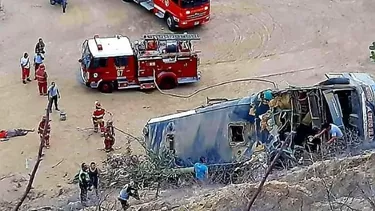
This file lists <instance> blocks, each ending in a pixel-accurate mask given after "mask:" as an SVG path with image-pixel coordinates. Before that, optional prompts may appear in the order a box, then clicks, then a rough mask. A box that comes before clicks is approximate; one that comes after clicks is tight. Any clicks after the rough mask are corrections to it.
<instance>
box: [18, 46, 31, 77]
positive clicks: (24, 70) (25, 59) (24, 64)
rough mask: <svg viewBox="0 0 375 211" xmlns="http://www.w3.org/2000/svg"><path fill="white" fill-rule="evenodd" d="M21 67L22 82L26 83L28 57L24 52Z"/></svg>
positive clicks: (28, 69) (28, 64)
mask: <svg viewBox="0 0 375 211" xmlns="http://www.w3.org/2000/svg"><path fill="white" fill-rule="evenodd" d="M20 62H21V68H22V83H23V84H26V80H27V81H28V82H30V81H31V80H30V58H29V55H28V54H27V53H26V52H25V53H24V54H23V57H22V58H21V61H20Z"/></svg>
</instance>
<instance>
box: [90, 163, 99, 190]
mask: <svg viewBox="0 0 375 211" xmlns="http://www.w3.org/2000/svg"><path fill="white" fill-rule="evenodd" d="M89 176H90V181H91V185H92V186H93V187H94V189H95V193H96V195H98V183H99V170H98V168H97V167H96V164H95V162H91V164H90V168H89Z"/></svg>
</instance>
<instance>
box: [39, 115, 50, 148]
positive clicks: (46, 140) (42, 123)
mask: <svg viewBox="0 0 375 211" xmlns="http://www.w3.org/2000/svg"><path fill="white" fill-rule="evenodd" d="M50 121H51V120H49V121H48V122H47V117H46V116H43V117H42V121H40V123H39V127H38V133H39V135H40V138H41V139H43V132H44V127H45V125H46V124H47V128H46V134H45V136H44V140H43V144H44V147H46V148H47V149H49V136H50V133H51V125H50V124H49V122H50Z"/></svg>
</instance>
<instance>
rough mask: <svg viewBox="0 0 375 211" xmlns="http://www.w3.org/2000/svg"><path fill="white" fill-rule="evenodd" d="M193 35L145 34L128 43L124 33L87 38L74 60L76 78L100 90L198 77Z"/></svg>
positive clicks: (174, 83)
mask: <svg viewBox="0 0 375 211" xmlns="http://www.w3.org/2000/svg"><path fill="white" fill-rule="evenodd" d="M193 40H200V38H199V36H198V35H197V34H148V35H144V36H143V39H141V40H139V41H135V42H134V43H131V42H130V40H129V38H128V37H126V36H121V35H116V36H115V37H99V36H98V35H95V36H94V38H91V39H87V40H85V41H84V43H83V45H82V57H81V59H79V60H78V61H79V62H80V64H81V67H80V77H79V78H80V80H81V82H82V83H84V84H85V85H86V86H88V87H91V88H94V89H95V88H97V89H99V90H100V91H101V92H104V93H111V92H112V91H113V90H115V89H130V88H138V89H153V88H155V87H156V86H155V83H156V85H157V86H158V87H159V88H161V89H172V88H174V87H176V86H177V85H178V84H186V83H194V82H197V81H199V80H200V72H198V65H199V57H198V54H199V51H195V50H194V47H193V44H192V41H193Z"/></svg>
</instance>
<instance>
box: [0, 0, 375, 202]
mask: <svg viewBox="0 0 375 211" xmlns="http://www.w3.org/2000/svg"><path fill="white" fill-rule="evenodd" d="M1 2H2V3H1ZM0 5H2V7H3V10H4V11H0V56H1V59H0V99H1V101H0V102H1V104H0V113H1V114H3V121H0V128H1V129H8V128H20V127H22V128H36V127H37V124H38V122H39V120H40V118H41V116H42V115H43V113H44V108H45V106H46V103H47V101H46V99H45V98H44V97H40V96H39V95H38V93H37V85H36V82H31V83H29V84H27V85H23V84H22V83H21V79H20V77H21V71H20V67H19V59H20V57H21V56H22V54H23V52H24V51H27V52H29V53H32V52H33V50H34V46H35V43H36V41H37V39H38V37H43V39H44V40H45V42H46V45H47V47H46V50H47V54H46V61H45V63H46V67H47V72H48V73H49V75H50V81H52V80H53V81H55V82H56V83H57V85H58V86H59V88H60V91H61V94H62V98H61V102H60V105H61V109H63V110H64V111H65V112H66V113H67V115H68V117H67V121H65V122H60V121H59V120H58V114H57V113H53V114H52V123H51V125H52V135H51V148H50V149H49V150H46V151H45V158H44V160H43V162H42V164H41V167H40V169H39V171H38V176H37V178H36V181H35V184H34V187H35V189H36V190H43V191H45V193H46V194H47V195H48V194H54V191H56V186H57V185H59V186H63V187H64V186H67V184H66V182H67V180H68V179H69V178H71V177H73V176H74V174H75V173H76V172H77V171H78V169H79V165H80V163H82V162H90V161H96V162H101V160H103V159H104V158H105V153H104V152H103V151H100V150H98V148H102V147H103V143H102V139H101V138H100V137H99V136H98V135H96V134H95V135H92V136H91V135H90V131H82V130H78V129H77V128H89V127H91V112H92V110H93V109H94V101H95V100H99V101H100V102H101V103H102V105H103V106H104V107H105V108H106V109H107V110H108V111H111V112H112V113H113V114H114V122H115V125H116V126H117V127H118V128H121V129H123V130H125V131H127V132H129V133H132V134H134V135H137V136H140V135H141V131H142V128H143V126H144V124H145V123H146V122H147V120H148V119H149V118H152V117H155V116H160V115H163V114H168V113H173V112H175V111H176V110H179V109H188V108H192V107H195V106H198V105H201V104H204V103H205V98H206V97H211V98H212V97H227V98H235V97H239V96H244V95H247V94H250V93H252V92H253V91H255V90H259V89H260V88H266V87H269V85H267V84H261V85H260V84H258V83H238V84H231V85H227V86H222V87H218V88H215V89H211V90H208V91H205V92H202V93H200V94H199V95H197V96H195V97H192V98H189V99H181V98H173V97H170V96H166V95H162V94H161V93H159V92H158V91H154V92H151V93H144V92H139V91H136V90H130V91H121V92H115V93H113V94H101V93H99V92H97V91H95V90H90V89H88V88H86V87H84V86H82V85H81V84H79V83H78V81H77V80H76V77H77V71H78V67H79V66H78V62H77V60H78V59H79V58H80V49H81V45H82V42H83V41H84V40H85V39H86V38H89V37H92V36H93V35H94V34H99V35H101V36H107V35H114V34H123V35H127V36H129V37H130V38H131V39H133V40H135V39H137V38H139V37H140V36H141V35H142V34H145V33H155V32H167V30H165V29H164V28H165V25H164V23H163V22H162V21H161V20H158V19H157V18H156V17H155V16H153V15H152V14H148V13H147V12H146V11H145V10H143V9H142V8H139V7H137V6H136V5H133V4H125V3H123V2H122V1H121V0H110V1H102V0H80V1H73V0H70V1H69V4H68V8H67V13H66V14H63V13H62V12H61V8H59V7H58V6H51V5H50V4H49V2H48V1H47V0H43V1H42V0H33V1H21V0H0ZM211 6H212V20H211V22H209V23H208V24H207V25H204V26H202V27H199V28H196V29H194V30H191V32H192V33H198V34H199V35H200V36H201V38H202V40H201V41H200V42H199V43H197V44H196V45H197V48H198V49H200V50H201V51H202V57H201V58H202V65H201V67H200V70H201V71H202V81H201V82H199V83H197V84H195V85H190V86H185V87H181V88H178V89H175V90H173V91H172V92H173V93H180V94H188V93H191V92H193V91H194V90H197V89H199V88H202V87H205V86H208V85H212V84H215V83H218V82H222V81H226V80H231V79H236V78H244V77H254V76H262V75H263V76H265V77H266V78H268V79H272V80H275V81H277V82H278V83H280V85H284V86H285V85H286V84H287V83H289V84H297V85H306V84H312V83H315V82H317V81H319V80H321V79H323V74H324V73H326V72H348V71H355V72H356V71H366V72H370V73H372V72H374V66H373V65H372V64H371V63H370V61H369V50H368V46H369V45H370V43H372V42H373V41H375V40H373V39H374V37H373V34H374V33H375V25H374V24H373V23H374V21H375V15H374V13H373V8H375V2H374V1H372V0H331V1H329V0H315V1H308V0H286V1H282V2H280V1H275V0H262V1H260V0H242V1H235V0H217V1H213V2H212V5H211ZM117 139H118V141H117V143H116V144H117V145H118V146H122V145H123V144H124V142H123V141H124V137H123V136H121V135H119V136H118V137H117ZM38 145H39V143H38V136H37V134H29V135H27V136H26V137H19V138H13V139H11V140H10V141H9V142H1V143H0V157H1V159H0V174H1V175H8V174H10V173H17V174H26V173H29V172H30V171H31V167H32V165H33V159H34V160H35V155H36V152H37V148H38ZM133 150H134V152H135V153H142V150H141V147H140V146H139V145H138V144H137V143H134V144H133ZM27 159H28V160H30V161H29V162H28V163H29V169H27V168H26V165H25V163H26V160H27ZM61 160H63V161H62V162H61V164H59V165H58V166H56V167H54V168H52V167H53V166H54V165H55V164H57V163H58V162H60V161H61ZM0 178H1V177H0ZM0 182H1V181H0ZM0 186H2V187H0V195H1V196H2V197H1V198H2V199H5V200H14V199H15V198H17V197H19V196H20V194H21V191H23V189H24V187H21V188H19V189H18V191H15V189H14V187H13V186H12V185H9V184H4V183H0Z"/></svg>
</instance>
